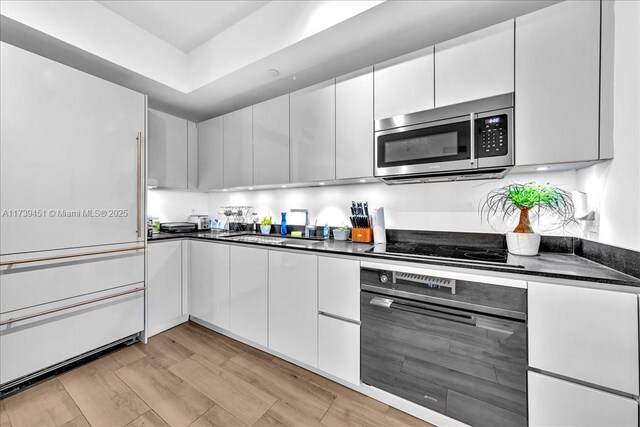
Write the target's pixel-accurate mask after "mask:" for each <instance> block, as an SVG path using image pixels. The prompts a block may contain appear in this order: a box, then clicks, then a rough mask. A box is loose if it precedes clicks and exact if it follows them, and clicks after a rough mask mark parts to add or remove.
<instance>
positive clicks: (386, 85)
mask: <svg viewBox="0 0 640 427" xmlns="http://www.w3.org/2000/svg"><path fill="white" fill-rule="evenodd" d="M373 68H374V74H373V78H374V100H375V101H374V107H375V108H374V119H375V120H380V119H385V118H388V117H393V116H397V115H400V114H408V113H415V112H416V111H423V110H429V109H431V108H433V107H434V97H433V95H434V94H433V86H434V85H433V75H434V74H433V46H431V47H428V48H426V49H421V50H418V51H416V52H412V53H409V54H407V55H403V56H400V57H398V58H394V59H391V60H389V61H385V62H383V63H381V64H376V65H375V66H374V67H373Z"/></svg>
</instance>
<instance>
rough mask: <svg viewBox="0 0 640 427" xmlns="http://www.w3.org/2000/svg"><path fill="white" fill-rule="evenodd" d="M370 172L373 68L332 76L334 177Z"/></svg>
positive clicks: (355, 176)
mask: <svg viewBox="0 0 640 427" xmlns="http://www.w3.org/2000/svg"><path fill="white" fill-rule="evenodd" d="M370 176H373V68H372V67H368V68H365V69H363V70H360V71H356V72H354V73H351V74H347V75H345V76H341V77H338V78H337V79H336V178H337V179H348V178H362V177H370Z"/></svg>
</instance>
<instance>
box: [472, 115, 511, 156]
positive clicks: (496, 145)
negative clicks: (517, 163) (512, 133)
mask: <svg viewBox="0 0 640 427" xmlns="http://www.w3.org/2000/svg"><path fill="white" fill-rule="evenodd" d="M476 137H477V139H476V141H477V144H478V148H477V150H478V157H494V156H504V155H506V154H507V151H508V150H507V115H506V114H501V115H497V116H491V117H483V118H481V119H476Z"/></svg>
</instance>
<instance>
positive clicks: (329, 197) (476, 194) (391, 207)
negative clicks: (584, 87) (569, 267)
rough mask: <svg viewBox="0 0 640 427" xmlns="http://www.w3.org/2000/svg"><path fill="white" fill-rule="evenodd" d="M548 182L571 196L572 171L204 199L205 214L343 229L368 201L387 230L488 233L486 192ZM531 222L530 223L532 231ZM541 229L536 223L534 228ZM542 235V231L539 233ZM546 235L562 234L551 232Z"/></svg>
mask: <svg viewBox="0 0 640 427" xmlns="http://www.w3.org/2000/svg"><path fill="white" fill-rule="evenodd" d="M530 181H537V182H541V183H543V182H545V183H546V182H550V183H551V184H554V185H559V186H561V187H562V188H564V189H566V190H567V191H571V190H573V189H574V188H575V185H576V172H575V171H566V172H553V173H535V174H512V175H508V176H507V177H505V178H504V179H502V180H492V181H465V182H447V183H430V184H408V185H396V186H387V185H385V184H382V183H375V184H358V185H340V186H325V187H312V188H291V189H278V190H260V191H245V192H235V193H234V192H229V193H210V194H209V213H210V214H211V215H214V217H220V216H219V215H217V216H216V214H217V211H218V210H219V207H220V206H223V205H250V206H253V207H254V208H255V210H256V211H257V212H258V214H259V215H260V217H261V218H262V217H263V216H273V218H274V221H275V222H276V223H278V224H279V223H280V212H282V211H287V212H288V211H289V210H290V209H291V208H307V209H309V210H310V212H311V221H312V222H313V221H315V220H316V219H317V220H318V225H324V224H325V222H327V223H329V225H332V226H337V225H341V224H348V216H349V214H350V212H349V207H350V206H351V201H352V200H355V201H368V202H369V206H370V209H373V208H377V207H380V206H384V208H385V222H386V226H387V228H395V229H407V230H443V231H462V232H464V231H478V232H494V230H493V229H492V227H491V226H490V225H489V224H487V223H486V221H481V219H480V215H479V213H478V206H479V204H480V202H481V200H482V198H483V196H484V195H485V194H486V193H487V192H489V191H490V190H491V189H493V188H496V187H498V186H501V185H504V184H507V183H510V182H520V183H524V182H530ZM287 221H288V223H289V224H304V214H297V213H294V214H292V213H287ZM493 225H494V226H495V227H496V229H497V231H500V232H503V231H508V230H509V229H513V227H514V225H513V224H508V225H505V224H503V223H502V222H501V221H496V222H495V223H494V224H493ZM535 226H536V223H534V228H535ZM541 228H542V229H547V228H548V226H545V225H544V224H541V226H540V227H538V229H541ZM541 231H544V230H541ZM550 234H562V230H556V231H553V232H551V233H550Z"/></svg>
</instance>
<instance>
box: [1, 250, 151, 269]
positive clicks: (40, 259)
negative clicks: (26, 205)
mask: <svg viewBox="0 0 640 427" xmlns="http://www.w3.org/2000/svg"><path fill="white" fill-rule="evenodd" d="M144 249H145V247H144V246H135V247H133V248H122V249H107V250H104V251H95V252H81V253H78V254H67V255H55V256H48V257H42V258H26V259H19V260H15V261H5V262H0V266H4V265H14V264H27V263H31V262H42V261H52V260H57V259H67V258H78V257H83V256H95V255H104V254H114V253H119V252H131V251H140V250H144Z"/></svg>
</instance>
